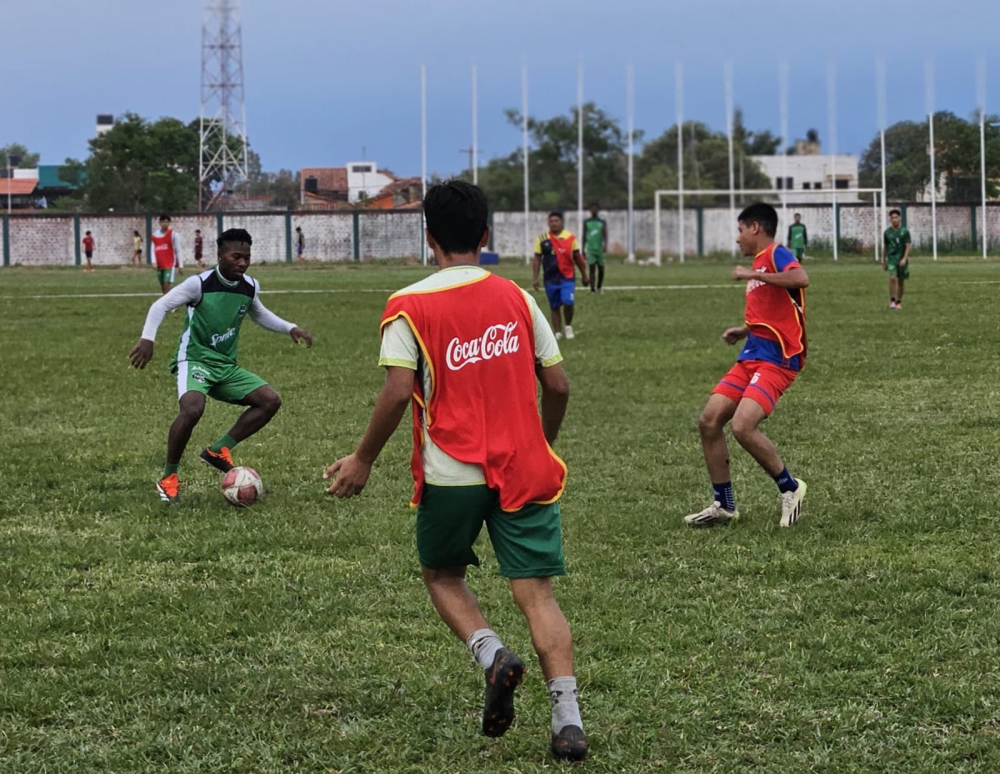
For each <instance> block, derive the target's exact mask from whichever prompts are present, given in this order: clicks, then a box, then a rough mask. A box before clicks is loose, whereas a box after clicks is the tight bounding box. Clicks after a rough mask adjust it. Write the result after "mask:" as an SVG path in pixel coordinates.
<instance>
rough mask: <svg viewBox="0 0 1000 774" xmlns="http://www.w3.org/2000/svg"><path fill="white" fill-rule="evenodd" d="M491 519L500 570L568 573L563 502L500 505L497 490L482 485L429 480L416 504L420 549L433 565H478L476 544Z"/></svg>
mask: <svg viewBox="0 0 1000 774" xmlns="http://www.w3.org/2000/svg"><path fill="white" fill-rule="evenodd" d="M483 522H486V529H487V530H488V531H489V533H490V542H491V543H492V544H493V552H494V553H495V554H496V556H497V562H498V563H499V565H500V574H501V575H503V576H505V577H507V578H547V577H550V576H553V575H565V574H566V565H565V563H564V561H563V551H562V517H561V516H560V513H559V503H557V502H556V503H552V504H551V505H526V506H525V507H524V508H522V509H521V510H519V511H517V512H516V513H505V512H504V511H503V510H501V508H500V498H499V495H498V494H497V492H496V491H495V490H493V489H490V488H489V487H487V486H486V485H485V484H480V485H478V486H476V485H473V486H434V485H432V484H425V485H424V492H423V499H422V500H421V503H420V505H419V507H418V508H417V554H418V555H419V557H420V564H421V566H423V567H426V568H428V569H430V570H440V569H443V568H445V567H465V566H468V565H470V564H472V565H476V566H477V567H478V566H479V557H478V556H476V552H475V551H473V550H472V546H473V545H474V544H475V542H476V538H478V537H479V533H480V531H481V530H482V528H483Z"/></svg>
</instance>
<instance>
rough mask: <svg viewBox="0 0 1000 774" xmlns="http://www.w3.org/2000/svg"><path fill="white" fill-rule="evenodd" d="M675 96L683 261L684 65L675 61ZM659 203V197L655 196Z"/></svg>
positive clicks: (681, 257) (657, 232)
mask: <svg viewBox="0 0 1000 774" xmlns="http://www.w3.org/2000/svg"><path fill="white" fill-rule="evenodd" d="M674 81H675V89H674V93H675V98H676V111H677V190H678V191H680V192H681V193H680V195H679V196H678V197H677V227H678V230H679V233H680V244H679V248H680V255H679V256H678V260H679V261H680V262H681V263H684V252H685V245H684V65H683V64H682V63H681V62H680V61H677V62H676V63H675V64H674ZM656 203H657V205H659V203H660V199H659V197H657V198H656ZM659 237H660V213H659V206H657V213H656V238H657V241H658V240H659ZM656 262H657V263H659V262H660V250H659V248H657V250H656Z"/></svg>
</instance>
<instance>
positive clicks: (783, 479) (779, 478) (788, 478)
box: [774, 468, 799, 494]
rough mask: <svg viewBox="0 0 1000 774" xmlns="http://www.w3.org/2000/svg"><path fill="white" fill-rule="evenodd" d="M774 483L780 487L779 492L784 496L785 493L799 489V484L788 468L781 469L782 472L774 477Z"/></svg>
mask: <svg viewBox="0 0 1000 774" xmlns="http://www.w3.org/2000/svg"><path fill="white" fill-rule="evenodd" d="M774 483H775V484H777V485H778V491H779V492H781V493H782V494H784V493H785V492H794V491H795V490H796V489H798V488H799V482H798V481H796V480H795V479H794V478H792V474H791V473H789V472H788V468H782V469H781V472H780V473H779V474H778V475H776V476H775V477H774Z"/></svg>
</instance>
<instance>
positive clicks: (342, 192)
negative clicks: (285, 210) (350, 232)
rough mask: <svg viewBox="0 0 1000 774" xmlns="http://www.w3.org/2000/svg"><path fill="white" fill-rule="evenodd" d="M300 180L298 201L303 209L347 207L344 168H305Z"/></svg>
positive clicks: (345, 171) (345, 169) (345, 173)
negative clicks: (299, 197)
mask: <svg viewBox="0 0 1000 774" xmlns="http://www.w3.org/2000/svg"><path fill="white" fill-rule="evenodd" d="M300 178H301V183H300V184H299V185H300V194H301V199H300V201H301V203H302V206H303V207H304V208H306V209H324V210H328V209H339V208H340V207H344V206H347V204H348V188H347V168H346V167H305V168H304V169H303V170H302V174H301V176H300Z"/></svg>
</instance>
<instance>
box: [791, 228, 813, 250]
mask: <svg viewBox="0 0 1000 774" xmlns="http://www.w3.org/2000/svg"><path fill="white" fill-rule="evenodd" d="M808 242H809V237H808V236H807V234H806V225H805V223H793V224H792V225H790V226H789V227H788V247H789V248H790V249H792V250H805V249H806V244H808Z"/></svg>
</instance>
